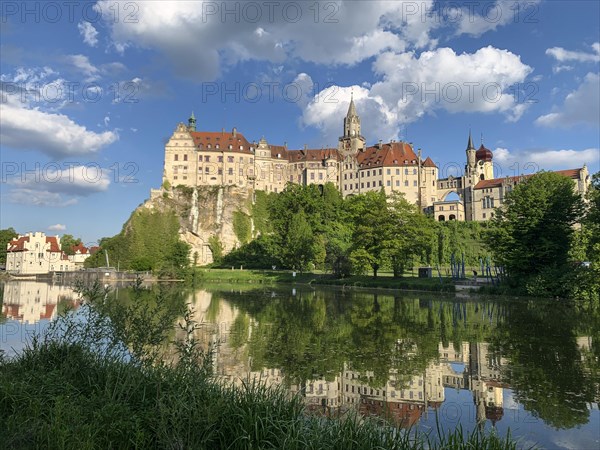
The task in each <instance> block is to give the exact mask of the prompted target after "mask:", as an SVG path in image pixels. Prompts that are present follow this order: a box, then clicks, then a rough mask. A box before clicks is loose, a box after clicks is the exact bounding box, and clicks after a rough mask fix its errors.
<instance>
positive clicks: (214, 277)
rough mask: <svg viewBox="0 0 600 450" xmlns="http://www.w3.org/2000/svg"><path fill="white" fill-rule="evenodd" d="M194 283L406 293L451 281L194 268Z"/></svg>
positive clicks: (442, 287) (446, 287) (449, 285)
mask: <svg viewBox="0 0 600 450" xmlns="http://www.w3.org/2000/svg"><path fill="white" fill-rule="evenodd" d="M195 280H196V281H197V282H202V283H227V284H236V283H257V284H268V285H273V284H310V285H320V286H337V287H347V288H382V289H398V290H407V291H427V292H454V291H455V288H454V280H452V279H451V278H448V277H442V279H441V281H440V279H439V278H437V277H436V278H417V277H409V276H407V277H400V278H394V277H392V276H389V275H387V274H384V275H381V276H379V277H377V278H373V277H371V276H364V275H355V276H351V277H347V278H335V277H334V276H333V275H330V274H324V273H302V274H301V273H299V272H295V273H294V272H287V271H269V270H240V269H235V270H230V269H197V271H196V278H195Z"/></svg>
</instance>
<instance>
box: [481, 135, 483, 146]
mask: <svg viewBox="0 0 600 450" xmlns="http://www.w3.org/2000/svg"><path fill="white" fill-rule="evenodd" d="M481 145H483V133H481Z"/></svg>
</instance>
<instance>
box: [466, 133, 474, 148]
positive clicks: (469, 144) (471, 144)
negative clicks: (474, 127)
mask: <svg viewBox="0 0 600 450" xmlns="http://www.w3.org/2000/svg"><path fill="white" fill-rule="evenodd" d="M467 150H475V146H474V145H473V138H472V137H471V129H470V128H469V142H468V143H467Z"/></svg>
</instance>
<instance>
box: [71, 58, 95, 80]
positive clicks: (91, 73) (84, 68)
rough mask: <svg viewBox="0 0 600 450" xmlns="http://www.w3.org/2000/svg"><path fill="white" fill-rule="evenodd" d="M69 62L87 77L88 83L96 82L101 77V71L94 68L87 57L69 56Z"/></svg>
mask: <svg viewBox="0 0 600 450" xmlns="http://www.w3.org/2000/svg"><path fill="white" fill-rule="evenodd" d="M66 59H67V61H68V62H69V63H70V64H71V65H73V66H74V67H75V68H76V69H77V70H78V71H80V72H81V73H82V74H83V75H85V77H86V80H85V81H86V82H88V83H89V82H92V81H96V80H97V79H99V77H100V69H98V68H97V67H96V66H94V65H93V64H92V63H91V62H90V60H89V58H88V57H87V56H85V55H68V56H67V57H66Z"/></svg>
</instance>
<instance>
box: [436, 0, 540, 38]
mask: <svg viewBox="0 0 600 450" xmlns="http://www.w3.org/2000/svg"><path fill="white" fill-rule="evenodd" d="M540 1H541V0H496V2H494V3H491V2H469V3H467V5H468V6H467V7H464V8H457V7H454V11H452V6H447V7H446V8H448V9H447V10H446V12H445V13H444V16H445V17H446V18H447V20H448V21H450V22H456V23H457V24H458V26H457V34H459V35H460V34H467V35H471V36H474V37H479V36H481V35H482V34H484V33H486V32H488V31H495V30H496V29H497V28H499V27H502V26H505V25H509V24H511V23H530V24H532V25H533V24H535V23H536V21H537V17H536V12H537V4H538V3H539V2H540ZM452 4H455V3H454V2H450V5H452ZM442 5H443V3H442Z"/></svg>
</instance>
